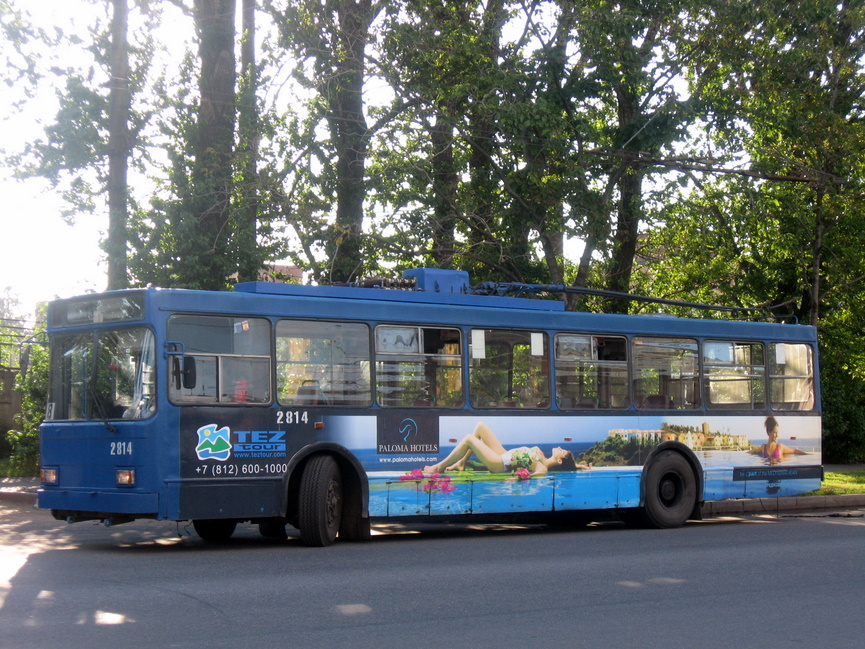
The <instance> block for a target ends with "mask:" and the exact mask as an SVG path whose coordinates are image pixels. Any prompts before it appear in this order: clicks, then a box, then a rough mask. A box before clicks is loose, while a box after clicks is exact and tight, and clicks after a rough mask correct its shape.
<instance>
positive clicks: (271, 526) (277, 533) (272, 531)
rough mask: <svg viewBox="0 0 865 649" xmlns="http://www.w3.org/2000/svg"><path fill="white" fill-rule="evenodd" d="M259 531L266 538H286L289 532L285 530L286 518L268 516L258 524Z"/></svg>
mask: <svg viewBox="0 0 865 649" xmlns="http://www.w3.org/2000/svg"><path fill="white" fill-rule="evenodd" d="M258 533H259V534H261V535H262V536H263V537H264V538H266V539H282V540H285V539H286V538H287V537H288V534H286V532H285V519H283V518H268V519H265V520H263V521H261V522H260V523H259V524H258Z"/></svg>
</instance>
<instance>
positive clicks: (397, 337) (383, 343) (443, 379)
mask: <svg viewBox="0 0 865 649" xmlns="http://www.w3.org/2000/svg"><path fill="white" fill-rule="evenodd" d="M461 343H462V333H461V332H460V330H459V329H448V328H442V327H419V326H412V325H408V326H406V325H379V326H378V327H376V329H375V353H376V356H375V377H376V378H375V380H376V395H377V398H378V402H379V404H381V405H382V406H399V407H405V406H432V407H438V408H447V407H450V408H453V407H458V406H461V405H462V404H463V382H462V365H463V364H462V344H461Z"/></svg>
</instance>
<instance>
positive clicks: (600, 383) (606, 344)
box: [556, 334, 630, 410]
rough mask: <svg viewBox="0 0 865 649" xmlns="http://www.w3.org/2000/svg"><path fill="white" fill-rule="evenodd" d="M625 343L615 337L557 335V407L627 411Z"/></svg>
mask: <svg viewBox="0 0 865 649" xmlns="http://www.w3.org/2000/svg"><path fill="white" fill-rule="evenodd" d="M628 383H629V380H628V341H627V339H625V338H619V337H615V336H588V335H581V334H558V335H557V336H556V404H557V405H558V407H559V408H562V409H565V410H567V409H572V408H627V407H628V406H629V405H630V400H629V399H628Z"/></svg>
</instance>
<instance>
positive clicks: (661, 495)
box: [642, 451, 697, 528]
mask: <svg viewBox="0 0 865 649" xmlns="http://www.w3.org/2000/svg"><path fill="white" fill-rule="evenodd" d="M645 480H646V486H645V489H646V490H645V495H646V498H645V502H644V504H643V511H642V515H643V519H644V521H645V522H646V523H647V524H648V525H650V526H651V527H658V528H668V527H681V526H682V525H684V524H685V521H687V520H688V518H690V516H691V513H692V512H693V511H694V506H695V505H696V503H697V480H696V478H695V477H694V469H693V468H692V467H691V463H690V462H688V460H687V459H685V457H684V456H683V455H682V454H681V453H677V452H676V451H661V452H660V453H658V454H657V455H656V456H655V458H654V459H653V460H652V463H651V464H650V465H649V468H648V470H647V471H646V477H645Z"/></svg>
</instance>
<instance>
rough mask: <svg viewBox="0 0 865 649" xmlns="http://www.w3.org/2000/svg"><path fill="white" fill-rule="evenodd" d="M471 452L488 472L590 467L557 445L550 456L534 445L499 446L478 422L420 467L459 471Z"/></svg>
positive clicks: (540, 472)
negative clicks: (432, 461)
mask: <svg viewBox="0 0 865 649" xmlns="http://www.w3.org/2000/svg"><path fill="white" fill-rule="evenodd" d="M472 454H474V455H475V456H477V458H478V460H480V462H481V463H482V464H483V465H484V466H485V467H486V468H487V469H489V470H490V471H491V472H492V473H511V472H514V471H517V470H519V469H526V470H527V471H528V472H529V473H530V474H531V475H543V474H545V473H548V472H549V471H576V470H577V469H590V468H591V465H587V464H577V461H576V459H575V458H574V455H573V453H571V452H570V451H566V450H565V449H563V448H560V447H556V448H554V449H553V452H552V453H551V455H550V457H547V456H546V455H544V454H543V452H542V451H541V449H539V448H538V447H537V446H532V447H529V446H520V447H518V448H513V449H510V450H508V449H506V448H505V447H504V446H502V444H501V442H500V441H499V440H498V438H497V437H496V436H495V434H493V431H492V430H490V427H489V426H487V425H486V424H485V423H483V422H479V423H478V425H477V426H475V430H474V432H473V433H471V434H470V435H466V436H465V437H464V438H463V439H462V441H461V442H460V443H459V444H457V445H456V446H455V447H454V449H453V450H452V451H451V452H450V453H449V454H448V456H447V457H446V458H445V459H443V460H442V461H441V462H437V463H436V464H432V465H430V466H427V467H424V473H441V472H442V471H463V470H464V469H465V468H466V462H468V460H469V458H470V457H471V456H472Z"/></svg>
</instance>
